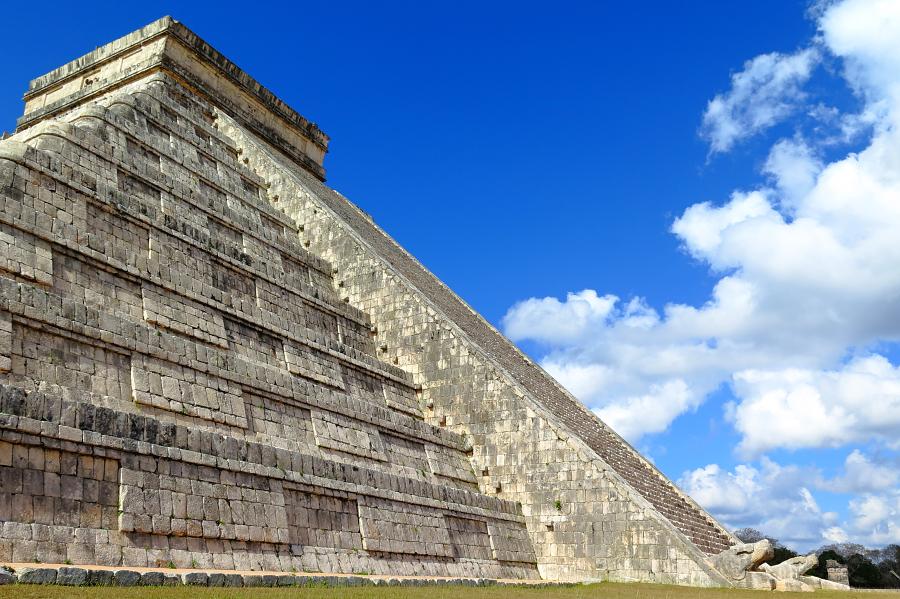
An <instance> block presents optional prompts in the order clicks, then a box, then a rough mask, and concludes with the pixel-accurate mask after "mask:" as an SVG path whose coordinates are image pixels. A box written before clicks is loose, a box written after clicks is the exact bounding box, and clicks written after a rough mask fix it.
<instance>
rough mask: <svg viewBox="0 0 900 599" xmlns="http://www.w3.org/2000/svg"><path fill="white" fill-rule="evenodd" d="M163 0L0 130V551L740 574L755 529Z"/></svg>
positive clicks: (483, 572)
mask: <svg viewBox="0 0 900 599" xmlns="http://www.w3.org/2000/svg"><path fill="white" fill-rule="evenodd" d="M328 141H329V140H328V137H327V136H326V135H325V134H324V133H323V132H322V131H321V130H320V129H319V128H318V127H317V126H316V125H315V124H313V123H311V122H310V121H308V120H307V119H305V118H304V117H302V116H300V115H299V114H298V113H297V112H295V111H294V110H293V109H292V108H290V107H289V106H287V105H286V104H284V103H283V102H282V101H280V100H279V99H278V98H277V97H276V96H275V95H273V94H272V93H271V92H270V91H268V90H267V89H265V88H264V87H262V86H261V85H259V84H258V83H257V82H255V81H254V80H253V79H252V78H250V76H248V75H247V74H246V73H244V72H243V71H242V70H240V69H239V68H238V67H237V66H235V65H234V64H233V63H232V62H230V61H229V60H227V59H226V58H225V57H223V56H222V55H221V54H219V53H218V52H217V51H216V50H214V49H213V48H212V47H210V46H209V45H208V44H206V43H205V42H204V41H203V40H201V39H200V38H199V37H197V36H196V35H195V34H194V33H192V32H191V31H190V30H188V29H187V28H186V27H185V26H184V25H182V24H181V23H179V22H177V21H175V20H173V19H171V18H169V17H166V18H163V19H160V20H159V21H156V22H154V23H152V24H150V25H148V26H147V27H144V28H143V29H140V30H139V31H136V32H134V33H132V34H130V35H127V36H125V37H123V38H121V39H119V40H117V41H114V42H112V43H110V44H108V45H106V46H103V47H101V48H98V49H97V50H95V51H93V52H91V53H90V54H87V55H85V56H83V57H81V58H79V59H77V60H75V61H73V62H71V63H69V64H66V65H64V66H62V67H60V68H59V69H57V70H55V71H53V72H51V73H49V74H47V75H44V76H43V77H39V78H38V79H35V80H34V81H32V82H31V84H30V85H29V88H28V91H27V93H26V94H25V111H24V116H22V117H21V118H20V119H19V122H18V128H17V131H16V133H15V134H14V135H13V136H11V137H10V138H8V139H6V140H4V141H2V142H0V206H2V210H0V522H2V527H0V562H35V561H41V562H45V563H62V562H67V563H69V562H71V563H73V564H104V565H113V566H151V567H154V566H156V567H159V566H166V565H168V566H173V565H174V566H178V567H195V568H219V569H238V570H280V571H307V572H345V573H379V574H393V575H431V576H466V577H490V578H512V579H535V578H544V579H548V580H562V581H572V580H641V581H657V582H671V583H678V584H693V585H702V586H728V585H730V584H731V583H730V582H729V580H728V579H727V577H726V576H723V574H722V573H720V572H719V571H718V570H717V569H716V567H715V566H714V563H713V561H712V556H714V555H716V554H718V553H719V552H721V551H723V550H726V549H728V548H729V547H731V546H732V545H734V544H735V543H736V542H737V541H736V539H735V538H734V537H733V536H732V535H731V534H730V533H729V532H728V531H727V530H726V529H725V528H723V527H722V526H721V525H720V524H719V523H718V522H716V521H715V519H713V518H712V517H711V516H710V515H709V514H707V513H706V512H705V511H704V510H703V509H702V508H701V507H700V506H698V505H697V504H696V503H695V502H693V501H692V500H691V499H690V497H688V496H687V495H685V494H684V493H683V492H682V491H680V490H679V489H678V488H677V487H676V486H675V485H674V484H672V483H671V481H669V480H668V479H667V478H666V477H665V476H664V475H663V474H662V473H661V472H659V471H658V470H657V469H656V468H655V467H654V466H653V465H652V464H651V463H650V462H648V461H647V460H646V459H644V458H643V457H642V456H641V455H640V454H639V453H638V452H636V451H635V450H634V449H633V448H632V447H631V446H629V445H628V443H626V442H625V441H624V440H623V439H622V438H621V437H619V436H618V435H617V434H616V433H615V432H614V431H612V430H611V429H610V428H609V427H608V426H606V425H605V424H604V423H603V422H601V421H600V420H599V419H598V418H597V417H596V416H595V415H594V414H593V413H592V412H590V411H589V410H588V409H586V408H585V407H584V406H583V405H582V404H580V403H579V402H578V401H577V400H576V399H575V398H574V397H572V396H571V395H570V394H569V393H567V392H566V391H565V390H564V389H563V388H562V387H561V386H560V385H559V383H557V382H556V381H555V380H554V379H553V378H551V377H550V376H549V375H548V374H547V373H546V372H544V371H543V370H542V369H541V368H540V367H539V366H537V365H536V364H535V363H534V362H532V361H531V360H530V359H529V358H528V357H527V356H525V355H524V354H522V353H521V352H520V351H519V350H518V349H517V348H516V347H515V346H514V345H513V344H511V343H510V342H509V341H508V340H507V339H506V338H505V337H503V336H502V335H501V334H500V333H499V332H498V331H497V330H495V329H494V328H493V327H492V326H491V325H490V324H489V323H488V322H487V321H485V320H484V319H483V318H482V317H481V316H479V315H478V314H477V313H476V312H474V311H473V310H472V309H471V308H470V307H468V306H467V305H466V304H465V303H464V302H463V301H462V300H461V299H460V298H459V297H457V296H456V295H455V294H454V293H453V292H452V291H451V290H450V289H448V288H447V287H446V286H445V285H444V284H442V283H441V282H440V281H439V280H438V279H437V278H436V277H435V276H434V275H432V274H431V273H430V272H429V271H428V270H427V269H426V268H425V267H424V266H422V265H421V264H420V263H419V262H418V261H416V259H415V258H414V257H413V256H411V255H410V254H409V253H407V252H406V251H405V250H404V249H403V248H401V247H400V246H399V245H398V244H397V243H396V242H395V241H394V240H393V239H391V238H390V237H389V236H388V235H387V234H386V233H385V232H384V231H382V230H381V229H380V228H379V227H378V226H377V225H376V224H375V223H374V222H373V221H372V219H371V218H370V217H369V216H368V215H366V214H365V213H364V212H362V211H361V210H359V209H358V208H357V207H356V206H355V205H354V204H353V203H352V202H351V201H350V200H348V199H347V198H345V197H344V196H342V195H341V194H339V193H337V192H336V191H334V190H332V189H330V188H329V187H328V186H327V185H326V184H325V183H324V180H325V170H324V157H325V154H326V152H327V148H328Z"/></svg>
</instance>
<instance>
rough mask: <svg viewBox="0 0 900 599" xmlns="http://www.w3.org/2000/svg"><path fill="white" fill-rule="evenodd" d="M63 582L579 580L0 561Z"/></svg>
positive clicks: (0, 569) (18, 575)
mask: <svg viewBox="0 0 900 599" xmlns="http://www.w3.org/2000/svg"><path fill="white" fill-rule="evenodd" d="M15 583H19V584H44V585H61V586H205V587H356V586H414V587H418V586H472V587H475V586H479V587H481V586H503V587H510V586H518V587H528V588H544V587H564V586H574V585H575V584H577V583H561V582H549V581H545V580H540V579H534V580H521V579H498V578H452V577H444V576H382V575H369V574H329V573H324V572H290V573H288V572H274V571H272V572H270V571H251V572H246V571H235V570H194V569H177V568H119V567H110V566H95V565H85V566H71V565H67V564H38V563H0V585H4V584H15Z"/></svg>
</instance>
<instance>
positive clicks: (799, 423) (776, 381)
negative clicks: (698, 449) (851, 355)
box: [730, 356, 900, 468]
mask: <svg viewBox="0 0 900 599" xmlns="http://www.w3.org/2000/svg"><path fill="white" fill-rule="evenodd" d="M734 379H735V392H736V394H737V395H738V397H740V398H741V401H740V403H739V404H738V405H737V406H735V407H734V408H733V410H732V413H731V414H730V415H731V418H732V419H733V421H734V423H735V427H736V428H737V430H738V431H739V432H740V433H741V436H742V441H741V444H740V446H739V448H738V449H739V450H740V451H741V452H743V453H745V454H750V455H753V454H757V453H759V452H764V451H767V450H770V449H774V448H778V447H786V448H791V449H797V448H803V447H822V446H835V447H836V446H840V445H845V444H847V443H850V442H853V441H870V440H876V439H878V438H880V439H882V440H883V441H885V442H886V443H887V444H896V442H897V432H898V431H900V369H898V368H894V367H893V366H891V364H890V363H889V362H888V361H887V360H886V359H885V358H883V357H881V356H869V357H866V358H858V359H855V360H853V361H851V362H850V363H849V364H847V365H846V366H844V367H843V368H842V369H841V370H839V371H813V370H800V369H786V370H765V371H759V370H745V371H741V372H738V373H736V374H735V375H734ZM852 465H853V466H855V467H857V468H859V467H861V466H863V464H862V463H861V462H859V461H857V462H856V463H854V464H852Z"/></svg>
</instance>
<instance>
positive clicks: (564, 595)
mask: <svg viewBox="0 0 900 599" xmlns="http://www.w3.org/2000/svg"><path fill="white" fill-rule="evenodd" d="M764 593H766V592H765V591H738V590H726V589H697V588H691V587H676V586H665V585H651V584H613V583H605V584H592V585H580V586H573V587H562V588H544V589H528V588H519V587H516V588H508V587H507V588H502V587H497V588H491V587H481V588H472V587H458V586H454V587H351V588H312V589H307V588H284V589H261V588H253V589H222V588H218V589H210V588H198V587H172V588H166V587H127V588H120V587H80V588H76V587H53V586H36V585H10V586H5V587H0V598H4V597H10V598H15V599H38V598H43V597H47V598H53V599H62V598H68V597H74V598H82V597H83V598H85V599H88V598H90V599H94V598H96V599H139V598H140V599H195V598H196V599H288V598H291V599H296V598H301V597H302V598H308V599H335V598H340V599H345V598H346V599H388V598H390V599H412V598H416V597H427V598H428V599H506V598H514V599H590V598H594V597H597V598H603V599H764V598H765V597H767V596H770V597H771V595H767V594H764ZM786 595H798V596H799V595H800V594H799V593H787V594H782V593H779V594H778V595H776V596H774V597H772V599H778V598H780V597H785V596H786ZM803 596H804V597H811V596H810V595H809V594H803ZM814 596H815V597H816V598H817V599H851V598H854V599H900V592H891V591H885V592H862V591H849V592H835V591H818V592H816V593H815V595H814Z"/></svg>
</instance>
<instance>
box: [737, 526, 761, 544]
mask: <svg viewBox="0 0 900 599" xmlns="http://www.w3.org/2000/svg"><path fill="white" fill-rule="evenodd" d="M734 536H736V537H737V538H738V539H739V540H740V541H741V542H742V543H755V542H757V541H762V540H763V539H765V538H767V537H766V536H765V535H763V533H761V532H759V531H758V530H756V529H755V528H739V529H737V530H736V531H734Z"/></svg>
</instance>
